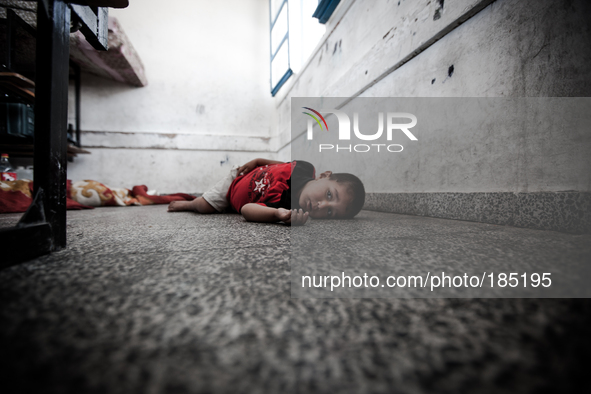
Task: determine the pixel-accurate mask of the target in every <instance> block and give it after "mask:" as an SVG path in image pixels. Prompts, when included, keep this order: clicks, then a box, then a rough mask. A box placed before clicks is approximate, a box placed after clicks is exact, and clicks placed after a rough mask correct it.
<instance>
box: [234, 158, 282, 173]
mask: <svg viewBox="0 0 591 394" xmlns="http://www.w3.org/2000/svg"><path fill="white" fill-rule="evenodd" d="M282 163H283V162H282V161H277V160H268V159H254V160H251V161H249V162H248V163H246V164H244V165H242V166H240V167H238V175H246V174H248V173H249V172H251V171H252V170H254V169H255V168H257V167H260V166H269V165H272V164H282Z"/></svg>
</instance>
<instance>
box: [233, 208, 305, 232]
mask: <svg viewBox="0 0 591 394" xmlns="http://www.w3.org/2000/svg"><path fill="white" fill-rule="evenodd" d="M240 213H241V214H242V216H244V218H245V219H246V220H248V221H249V222H264V223H276V222H284V223H286V224H290V225H292V226H299V225H302V224H304V223H306V221H307V220H308V212H304V211H303V210H301V209H300V210H297V209H294V210H291V211H290V210H289V209H284V208H271V207H265V206H262V205H259V204H253V203H250V204H246V205H245V206H243V207H242V209H241V210H240Z"/></svg>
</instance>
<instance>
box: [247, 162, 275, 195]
mask: <svg viewBox="0 0 591 394" xmlns="http://www.w3.org/2000/svg"><path fill="white" fill-rule="evenodd" d="M274 183H275V177H274V176H273V174H272V173H271V171H269V167H259V168H257V169H256V170H255V171H254V174H253V176H252V177H251V178H250V188H249V189H250V192H248V199H249V200H250V201H251V202H257V201H261V200H262V199H264V198H265V196H266V195H267V192H268V191H269V188H270V186H271V185H273V184H274Z"/></svg>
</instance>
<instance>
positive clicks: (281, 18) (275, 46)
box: [269, 0, 293, 96]
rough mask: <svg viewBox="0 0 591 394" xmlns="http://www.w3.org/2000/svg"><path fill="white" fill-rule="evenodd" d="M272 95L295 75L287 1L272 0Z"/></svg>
mask: <svg viewBox="0 0 591 394" xmlns="http://www.w3.org/2000/svg"><path fill="white" fill-rule="evenodd" d="M269 9H270V18H271V95H273V96H275V94H276V93H277V91H278V90H279V88H280V87H281V86H282V85H283V84H284V83H285V81H287V80H288V79H289V77H290V76H291V75H292V74H293V71H292V70H291V68H290V64H289V7H288V4H287V0H270V7H269Z"/></svg>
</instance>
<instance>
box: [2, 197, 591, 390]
mask: <svg viewBox="0 0 591 394" xmlns="http://www.w3.org/2000/svg"><path fill="white" fill-rule="evenodd" d="M384 215H392V218H396V219H399V221H400V224H401V225H402V224H404V223H406V227H409V228H410V227H412V232H413V234H412V237H415V238H419V239H420V238H421V237H423V238H429V239H434V241H433V242H442V241H438V240H437V239H435V238H433V237H431V235H432V233H433V231H434V228H436V227H438V226H439V228H451V227H453V228H454V231H458V234H459V233H464V234H467V235H466V236H465V237H462V238H458V242H460V243H462V247H463V248H467V247H468V246H469V244H470V243H471V242H477V240H476V238H477V237H476V235H475V234H478V233H480V232H482V231H489V232H490V234H491V236H492V235H495V234H496V235H495V236H498V234H499V232H498V231H502V230H503V229H504V228H503V227H502V226H494V225H484V224H481V223H470V222H458V221H450V220H444V219H433V218H422V217H412V216H404V215H393V214H384V213H375V212H367V211H363V212H362V213H361V215H360V218H359V219H360V220H359V221H358V222H356V223H357V225H359V223H361V224H362V223H363V221H371V220H372V219H375V218H378V217H382V218H383V217H384ZM18 216H19V215H1V216H0V226H6V225H10V224H14V223H15V222H16V221H17V220H18ZM411 224H412V226H411ZM328 225H329V224H327V223H322V222H314V223H311V224H310V226H315V228H311V230H313V231H318V230H319V229H322V228H323V227H324V226H328ZM344 225H345V224H344V223H339V224H338V226H344ZM483 226H488V227H483ZM401 228H405V226H402V227H401ZM421 229H423V233H421ZM494 229H499V230H498V231H493V230H494ZM508 229H510V228H508ZM409 231H411V230H409ZM446 231H447V230H446ZM509 231H513V230H509ZM331 234H333V235H332V236H333V237H337V236H338V235H336V234H339V232H330V231H325V232H324V237H325V238H324V241H326V242H327V243H328V244H330V237H331ZM511 234H513V235H512V237H511V238H512V242H514V243H515V245H518V244H519V241H520V237H522V238H523V239H530V240H531V239H536V238H539V237H541V238H544V237H545V238H548V237H549V235H548V234H549V233H548V232H543V231H537V230H526V229H519V230H518V231H514V232H512V233H511ZM555 234H557V235H556V237H558V238H560V237H564V238H560V239H564V240H565V241H564V242H572V243H573V244H581V242H584V241H586V240H587V239H588V238H585V237H589V236H576V235H564V234H559V233H555ZM399 235H400V234H399ZM326 237H328V238H326ZM568 237H572V238H568ZM446 242H447V241H446ZM289 243H290V229H289V228H287V227H284V226H281V225H265V224H252V223H245V222H244V221H243V220H242V219H241V217H240V216H238V215H211V216H200V215H194V214H191V213H186V212H183V213H175V214H169V213H166V207H165V206H151V207H129V208H100V209H95V210H93V211H70V212H68V248H67V249H65V250H63V251H59V252H56V253H53V254H51V255H48V256H44V257H41V258H39V259H36V260H33V261H30V262H27V263H24V264H21V265H18V266H15V267H11V268H8V269H5V270H2V271H0V355H1V357H0V359H1V362H0V371H1V372H0V376H1V382H2V383H1V384H2V385H3V387H2V389H1V391H2V392H3V393H6V392H18V393H25V392H32V391H33V390H34V392H37V393H103V392H104V393H313V392H320V393H334V392H343V393H431V392H433V393H435V392H436V393H462V392H465V393H497V392H498V393H516V392H518V393H544V392H548V393H553V392H561V393H564V392H577V393H581V392H586V390H587V391H588V390H589V389H590V388H591V387H590V382H589V380H588V365H589V364H588V361H587V360H588V359H589V353H590V351H591V338H590V332H591V331H590V329H589V327H590V326H591V302H589V301H588V300H568V299H566V300H557V299H294V298H291V297H290V294H291V292H290V266H289V263H290V260H289V251H290V244H289ZM466 245H468V246H466ZM515 245H512V247H513V248H518V246H515ZM523 245H524V246H523V248H530V247H531V244H529V245H528V243H527V242H524V243H523ZM411 252H412V251H411ZM525 252H526V250H525V251H524V253H525ZM542 252H543V253H545V252H544V251H542ZM583 252H584V253H581V251H580V250H579V251H578V252H577V253H578V254H577V256H583V258H585V257H586V256H588V255H587V254H586V252H585V251H583ZM531 253H536V252H535V251H533V250H532V252H531ZM565 253H569V252H568V250H567V251H566V252H565ZM540 258H543V255H542V256H540ZM10 383H16V385H10V386H9V384H10ZM581 384H584V385H586V388H583V387H581ZM9 387H10V389H7V388H9Z"/></svg>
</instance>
